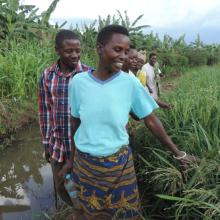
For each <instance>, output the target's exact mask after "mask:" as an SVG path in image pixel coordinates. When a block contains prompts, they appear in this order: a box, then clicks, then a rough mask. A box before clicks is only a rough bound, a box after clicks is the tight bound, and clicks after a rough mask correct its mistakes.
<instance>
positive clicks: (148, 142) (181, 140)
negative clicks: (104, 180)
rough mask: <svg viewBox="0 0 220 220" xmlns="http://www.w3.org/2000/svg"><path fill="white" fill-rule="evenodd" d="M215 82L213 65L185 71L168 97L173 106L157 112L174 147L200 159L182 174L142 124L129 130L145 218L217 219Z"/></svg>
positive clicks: (219, 127)
mask: <svg viewBox="0 0 220 220" xmlns="http://www.w3.org/2000/svg"><path fill="white" fill-rule="evenodd" d="M219 85H220V77H219V67H218V66H217V67H215V68H210V67H206V68H205V67H202V68H200V69H198V68H197V69H196V70H193V69H191V71H190V72H188V73H186V74H185V75H184V76H183V77H182V78H181V79H180V80H179V82H178V84H177V88H176V90H175V91H173V92H171V93H170V94H169V96H168V99H169V101H170V102H171V103H173V104H174V106H175V107H174V109H172V110H171V111H164V110H163V111H162V110H161V111H159V112H158V115H159V116H160V119H161V120H162V122H163V124H164V125H165V127H166V130H167V132H168V133H169V134H170V136H171V137H172V139H173V140H174V141H175V142H176V143H177V145H178V146H180V147H181V148H182V149H183V150H184V151H186V152H187V153H191V154H194V155H196V156H198V157H199V158H200V160H201V161H200V164H199V165H196V166H194V165H192V166H190V168H189V169H188V170H187V171H185V172H184V173H183V172H181V168H179V166H178V163H177V161H175V160H174V159H173V158H172V156H171V155H170V154H169V153H167V152H166V151H164V150H163V146H161V144H160V143H159V142H158V141H157V140H155V138H154V137H153V136H152V135H151V134H149V133H148V132H147V131H144V130H143V129H144V128H143V127H144V125H143V124H140V125H139V126H137V127H136V128H135V129H134V131H133V138H134V140H133V144H132V145H133V146H135V147H136V148H135V150H136V154H137V157H139V159H140V160H137V161H136V163H137V167H138V176H139V180H140V182H141V183H140V186H141V187H140V189H141V192H142V193H143V194H142V195H143V198H144V199H143V203H144V204H146V207H147V213H148V216H154V215H155V213H156V214H157V215H160V218H159V219H161V218H163V219H219V217H220V209H219V205H220V203H219V201H220V200H219V198H220V197H219V196H220V195H219V189H220V188H219V187H220V166H219V164H220V151H219V149H220V137H219V134H220V117H219V114H220V110H219V109H220V104H219V103H220V92H219V91H220V87H219ZM142 186H144V187H143V188H142ZM156 194H160V195H159V196H158V197H157V196H155V195H156ZM151 204H153V205H151ZM167 216H169V218H167ZM156 219H157V218H156Z"/></svg>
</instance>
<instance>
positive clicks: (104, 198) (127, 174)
mask: <svg viewBox="0 0 220 220" xmlns="http://www.w3.org/2000/svg"><path fill="white" fill-rule="evenodd" d="M129 48H130V40H129V33H128V30H127V29H126V28H125V27H123V26H120V25H108V26H106V27H104V28H103V29H101V30H100V31H99V33H98V36H97V41H96V49H97V53H98V57H99V60H98V65H97V69H96V70H95V71H92V70H90V71H87V72H84V73H80V74H77V75H76V76H75V77H74V78H73V79H72V80H71V83H70V85H69V103H70V109H71V126H72V129H71V130H72V134H71V136H73V137H74V141H73V148H72V155H73V152H75V154H74V158H73V157H71V158H72V160H74V163H73V177H74V181H75V184H76V189H77V190H78V195H79V201H80V204H81V206H82V208H83V210H84V216H86V218H87V219H89V220H97V219H99V220H101V219H102V220H111V219H117V220H122V219H127V220H139V219H140V215H139V214H140V213H141V206H140V198H139V192H138V186H137V181H136V175H135V170H134V164H133V157H132V152H131V148H130V147H129V138H128V134H127V130H126V124H127V123H128V118H129V112H130V111H131V110H132V111H133V112H134V113H135V114H136V115H137V116H138V117H139V118H140V119H142V120H143V121H144V123H145V125H146V127H147V128H148V129H149V130H150V131H151V132H152V133H153V134H154V135H155V136H156V138H158V139H159V140H160V141H161V142H162V143H163V144H164V145H165V146H167V147H168V149H169V151H171V152H172V154H173V155H174V156H175V158H176V160H178V161H179V162H180V163H181V164H182V165H184V166H185V165H187V163H188V162H191V161H193V160H194V158H193V157H192V156H191V155H188V154H187V153H185V152H183V151H180V150H179V149H178V147H177V146H176V145H175V144H174V143H173V142H172V140H171V138H170V137H169V136H168V135H167V133H166V131H165V129H164V127H163V125H162V123H161V122H160V120H159V119H158V118H157V117H156V115H155V114H154V113H153V111H154V110H155V109H157V108H158V105H157V104H156V102H155V101H154V99H153V98H152V97H151V96H150V95H149V93H148V92H146V90H145V88H144V87H143V86H142V85H141V83H140V82H139V81H138V80H137V79H136V78H135V77H132V76H129V74H127V73H125V72H123V71H122V70H121V69H122V67H123V64H124V63H125V60H126V59H127V58H128V54H129ZM72 162H73V161H72ZM72 219H74V216H73V218H72ZM75 219H76V218H75Z"/></svg>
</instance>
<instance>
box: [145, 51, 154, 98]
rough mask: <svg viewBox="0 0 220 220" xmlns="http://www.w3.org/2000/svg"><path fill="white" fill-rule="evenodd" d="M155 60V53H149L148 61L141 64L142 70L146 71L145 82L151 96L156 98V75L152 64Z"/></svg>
mask: <svg viewBox="0 0 220 220" xmlns="http://www.w3.org/2000/svg"><path fill="white" fill-rule="evenodd" d="M156 62H157V55H156V54H155V53H150V55H149V62H148V63H146V64H145V65H143V66H142V70H143V71H145V72H146V73H147V84H148V89H149V92H150V93H151V96H152V97H153V98H155V99H158V88H157V82H156V75H155V70H154V66H155V64H156Z"/></svg>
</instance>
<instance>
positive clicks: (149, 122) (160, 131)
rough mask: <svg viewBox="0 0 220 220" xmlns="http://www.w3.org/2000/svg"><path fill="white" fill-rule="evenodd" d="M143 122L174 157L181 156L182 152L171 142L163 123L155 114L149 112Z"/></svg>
mask: <svg viewBox="0 0 220 220" xmlns="http://www.w3.org/2000/svg"><path fill="white" fill-rule="evenodd" d="M144 123H145V125H146V127H147V128H149V130H150V131H151V132H152V133H153V134H154V136H156V137H157V138H158V139H159V140H160V142H161V143H163V144H165V145H166V146H167V148H168V149H169V150H170V151H171V152H172V153H173V154H174V155H175V156H176V157H180V156H182V152H181V151H180V150H179V149H178V148H177V146H176V145H175V144H174V143H173V141H172V140H171V138H170V137H169V135H168V134H167V133H166V131H165V129H164V127H163V124H162V123H161V121H160V120H159V119H158V118H157V117H156V115H154V114H153V113H151V114H150V115H148V116H147V117H145V118H144Z"/></svg>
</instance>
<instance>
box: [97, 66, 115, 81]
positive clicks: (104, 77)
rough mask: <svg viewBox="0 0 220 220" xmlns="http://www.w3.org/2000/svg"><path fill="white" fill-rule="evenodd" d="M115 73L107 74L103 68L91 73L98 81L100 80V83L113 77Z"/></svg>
mask: <svg viewBox="0 0 220 220" xmlns="http://www.w3.org/2000/svg"><path fill="white" fill-rule="evenodd" d="M116 73H117V72H115V73H112V72H109V71H108V70H106V69H105V68H102V67H98V68H97V69H96V71H94V72H93V75H94V76H95V77H96V78H97V79H99V80H102V81H105V80H107V79H109V78H110V77H112V76H113V75H115V74H116Z"/></svg>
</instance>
